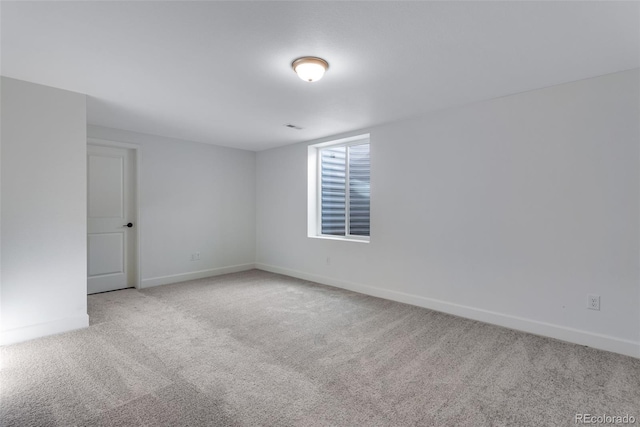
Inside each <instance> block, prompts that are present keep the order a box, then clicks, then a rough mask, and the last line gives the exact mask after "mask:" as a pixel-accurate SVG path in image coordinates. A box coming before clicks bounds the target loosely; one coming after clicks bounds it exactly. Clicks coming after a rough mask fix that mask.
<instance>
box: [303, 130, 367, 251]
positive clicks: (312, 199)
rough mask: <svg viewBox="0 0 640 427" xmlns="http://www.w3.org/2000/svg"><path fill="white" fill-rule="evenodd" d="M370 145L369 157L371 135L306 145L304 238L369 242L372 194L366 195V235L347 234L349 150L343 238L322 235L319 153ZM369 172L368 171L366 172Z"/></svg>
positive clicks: (347, 155)
mask: <svg viewBox="0 0 640 427" xmlns="http://www.w3.org/2000/svg"><path fill="white" fill-rule="evenodd" d="M364 144H369V155H371V154H370V153H371V138H370V134H368V133H367V134H362V135H357V136H352V137H348V138H341V139H337V140H331V141H326V142H321V143H317V144H311V145H309V146H308V154H309V164H308V183H309V186H308V195H307V196H308V210H307V213H308V218H307V222H308V224H307V231H308V233H307V235H308V237H310V238H319V239H328V240H344V241H350V242H360V243H369V242H370V240H371V195H369V236H360V235H354V234H349V232H350V228H351V220H350V209H351V208H350V206H349V203H350V200H351V199H350V194H349V193H350V190H349V177H350V175H349V154H348V153H349V150H348V148H347V150H346V152H347V154H346V160H345V162H346V164H345V186H346V188H345V193H346V194H345V235H344V236H339V235H334V234H322V200H321V199H322V177H321V174H322V156H321V151H322V150H323V149H324V148H329V147H349V146H353V145H364ZM369 173H371V169H369Z"/></svg>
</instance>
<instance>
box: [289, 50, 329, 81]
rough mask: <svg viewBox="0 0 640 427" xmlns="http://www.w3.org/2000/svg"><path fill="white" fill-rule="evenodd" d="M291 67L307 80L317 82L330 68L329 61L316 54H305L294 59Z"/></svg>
mask: <svg viewBox="0 0 640 427" xmlns="http://www.w3.org/2000/svg"><path fill="white" fill-rule="evenodd" d="M291 68H293V71H295V72H296V74H298V77H300V78H301V79H302V80H304V81H305V82H316V81H318V80H320V79H321V78H322V76H324V72H325V71H326V70H327V68H329V63H328V62H327V61H325V60H324V59H322V58H316V57H315V56H303V57H302V58H298V59H296V60H295V61H293V62H292V63H291Z"/></svg>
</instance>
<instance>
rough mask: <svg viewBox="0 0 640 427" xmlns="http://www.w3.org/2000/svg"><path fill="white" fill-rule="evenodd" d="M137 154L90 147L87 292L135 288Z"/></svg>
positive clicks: (122, 150)
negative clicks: (135, 185) (135, 183)
mask: <svg viewBox="0 0 640 427" xmlns="http://www.w3.org/2000/svg"><path fill="white" fill-rule="evenodd" d="M134 168H135V152H134V150H131V149H127V148H116V147H104V146H98V145H88V146H87V173H88V188H87V191H88V206H87V214H88V221H87V234H88V235H87V248H88V260H87V264H88V265H87V271H88V279H87V291H88V293H90V294H93V293H96V292H106V291H112V290H116V289H123V288H129V287H133V286H135V281H136V279H135V277H136V256H135V247H136V241H135V238H136V233H135V226H136V225H137V224H136V220H137V218H136V217H135V213H136V207H135V188H134V186H133V184H134V180H133V177H134V176H135V175H134V173H135V170H134Z"/></svg>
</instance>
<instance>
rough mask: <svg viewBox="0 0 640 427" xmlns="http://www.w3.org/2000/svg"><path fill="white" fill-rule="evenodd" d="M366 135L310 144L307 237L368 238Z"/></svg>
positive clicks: (368, 204) (369, 164) (368, 161)
mask: <svg viewBox="0 0 640 427" xmlns="http://www.w3.org/2000/svg"><path fill="white" fill-rule="evenodd" d="M370 195H371V161H370V156H369V135H363V136H358V137H354V138H348V139H343V140H339V141H332V142H328V143H322V144H316V145H311V146H309V237H327V238H339V239H348V240H360V241H368V240H369V236H370V221H369V219H370V206H371V205H370Z"/></svg>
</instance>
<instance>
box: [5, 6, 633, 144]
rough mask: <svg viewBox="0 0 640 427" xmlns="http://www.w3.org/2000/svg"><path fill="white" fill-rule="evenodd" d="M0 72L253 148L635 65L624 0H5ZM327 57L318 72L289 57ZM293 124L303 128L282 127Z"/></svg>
mask: <svg viewBox="0 0 640 427" xmlns="http://www.w3.org/2000/svg"><path fill="white" fill-rule="evenodd" d="M0 12H1V24H2V30H1V31H2V32H1V37H2V39H1V43H2V51H1V60H2V62H1V71H2V74H3V75H5V76H8V77H13V78H17V79H22V80H27V81H32V82H36V83H41V84H45V85H49V86H54V87H59V88H63V89H68V90H72V91H77V92H81V93H86V94H88V95H89V99H88V121H89V123H91V124H96V125H102V126H109V127H115V128H120V129H127V130H132V131H137V132H143V133H149V134H156V135H163V136H169V137H174V138H180V139H185V140H192V141H200V142H205V143H211V144H217V145H225V146H231V147H237V148H243V149H249V150H263V149H267V148H271V147H275V146H279V145H285V144H289V143H294V142H299V141H305V140H311V139H315V138H320V137H324V136H328V135H333V134H337V133H341V132H346V131H350V130H355V129H359V128H364V127H369V126H371V125H375V124H380V123H385V122H390V121H395V120H399V119H403V118H408V117H412V116H417V115H419V114H423V113H426V112H429V111H434V110H439V109H444V108H449V107H452V106H457V105H462V104H467V103H472V102H476V101H480V100H485V99H490V98H495V97H499V96H504V95H508V94H513V93H517V92H522V91H527V90H531V89H536V88H541V87H545V86H551V85H555V84H559V83H564V82H568V81H573V80H579V79H584V78H588V77H593V76H597V75H602V74H607V73H612V72H617V71H622V70H627V69H631V68H636V67H639V66H640V59H639V58H640V3H636V2H337V3H336V2H144V1H143V2H139V1H129V2H51V1H45V2H7V1H3V2H2V3H1V11H0ZM303 55H314V56H320V57H322V58H325V59H326V60H327V61H329V63H330V68H329V71H328V72H327V74H326V75H325V77H324V79H323V80H321V81H319V82H317V83H305V82H303V81H302V80H300V79H298V78H297V77H296V75H295V74H294V73H293V71H292V70H291V68H290V64H291V61H292V60H294V59H295V58H297V57H299V56H303ZM286 123H292V124H294V125H297V126H300V127H302V128H304V129H303V130H294V129H288V128H285V127H284V126H283V125H284V124H286Z"/></svg>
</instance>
